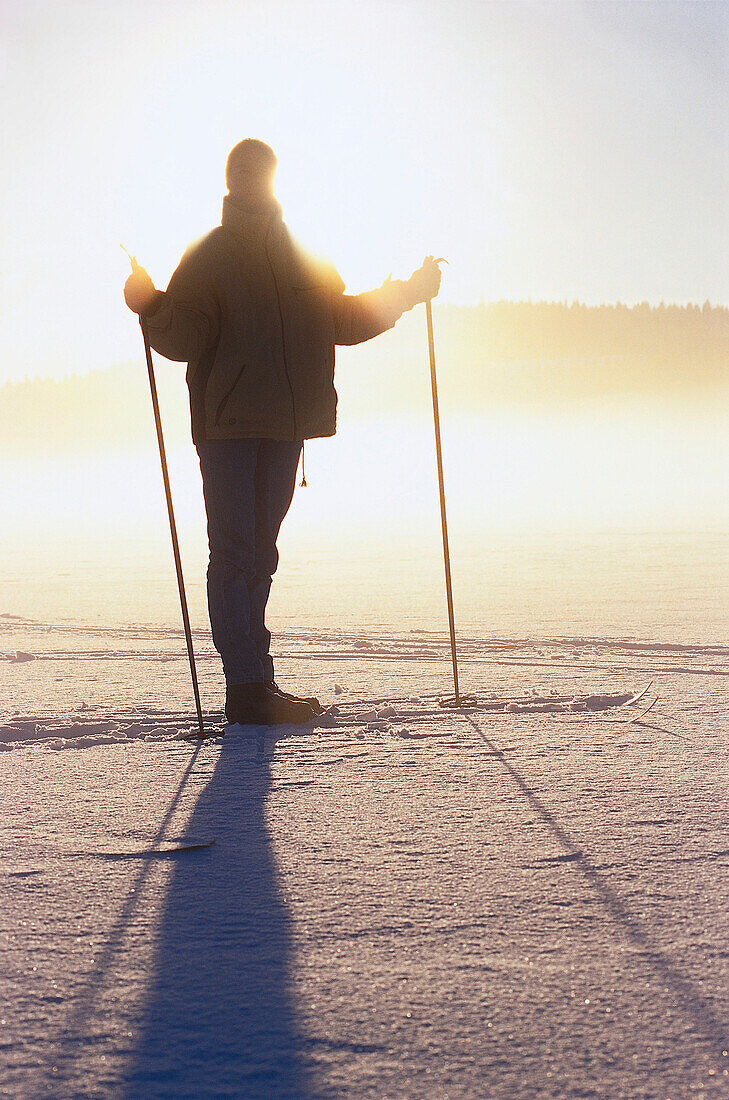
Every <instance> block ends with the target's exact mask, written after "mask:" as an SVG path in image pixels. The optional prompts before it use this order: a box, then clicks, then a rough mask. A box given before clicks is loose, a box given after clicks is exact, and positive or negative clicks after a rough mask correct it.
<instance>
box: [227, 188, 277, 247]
mask: <svg viewBox="0 0 729 1100" xmlns="http://www.w3.org/2000/svg"><path fill="white" fill-rule="evenodd" d="M282 217H283V215H282V211H281V203H280V202H279V201H278V200H277V199H274V198H273V197H272V198H270V199H267V200H266V201H265V202H260V201H259V202H250V201H247V200H246V199H245V198H242V197H241V196H238V195H236V196H233V195H226V196H225V198H224V199H223V218H222V225H223V226H224V227H225V229H229V230H230V231H231V232H232V233H235V234H236V236H238V237H241V238H242V239H243V240H244V241H246V242H247V243H248V244H249V245H255V244H256V243H257V242H260V243H261V244H263V242H264V240H265V238H266V234H267V233H268V230H269V229H272V228H276V227H278V226H280V225H281V224H282Z"/></svg>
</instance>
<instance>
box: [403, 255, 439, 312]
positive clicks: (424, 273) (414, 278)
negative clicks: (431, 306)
mask: <svg viewBox="0 0 729 1100" xmlns="http://www.w3.org/2000/svg"><path fill="white" fill-rule="evenodd" d="M408 287H409V289H410V294H411V297H412V302H413V305H417V303H418V302H427V301H428V299H430V298H435V296H436V294H437V293H438V291H439V290H440V268H439V267H438V264H437V263H436V261H435V260H434V259H433V257H432V256H426V257H425V261H424V262H423V266H422V267H419V268H418V270H417V271H414V272H413V273H412V275H411V276H410V278H409V279H408Z"/></svg>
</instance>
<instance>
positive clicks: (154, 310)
mask: <svg viewBox="0 0 729 1100" xmlns="http://www.w3.org/2000/svg"><path fill="white" fill-rule="evenodd" d="M411 297H412V295H411V292H410V290H409V286H408V284H407V283H404V282H399V281H392V282H387V283H385V284H384V285H383V286H382V287H380V288H379V289H378V290H372V291H368V292H367V293H365V294H358V295H347V294H345V293H344V283H343V282H342V280H341V278H340V276H339V275H338V273H337V271H336V270H335V268H334V267H333V266H332V265H330V264H328V263H326V262H324V261H320V260H315V259H313V258H312V257H311V256H308V255H307V254H306V253H305V252H304V251H303V250H302V249H301V248H300V247H299V246H298V245H297V244H296V242H295V241H294V240H293V239H292V237H291V235H290V234H289V231H288V229H287V228H286V226H285V225H284V223H283V221H282V219H281V207H280V206H279V204H278V203H277V202H276V201H275V200H271V201H270V202H269V203H267V204H266V205H265V206H258V207H255V206H250V205H245V204H244V203H243V202H241V201H240V200H237V199H234V198H233V197H232V196H230V195H228V196H226V198H225V200H224V204H223V219H222V224H221V225H220V226H218V227H217V228H216V229H213V230H212V232H211V233H208V234H207V236H205V237H203V238H202V239H201V240H200V241H198V242H196V243H195V244H193V245H192V246H191V247H190V248H189V249H188V250H187V252H186V253H185V255H184V256H183V258H182V260H181V262H180V265H179V267H178V268H177V270H176V271H175V273H174V275H173V276H172V279H171V280H170V284H169V286H168V288H167V291H166V292H164V293H163V292H161V291H158V292H157V294H156V296H155V299H154V301H153V302H152V304H151V306H150V307H149V308H148V309H147V310H146V311H145V314H144V323H145V326H146V329H147V332H148V336H149V340H150V343H151V345H152V347H153V348H155V350H156V351H158V352H159V353H160V354H161V355H164V356H166V357H167V358H168V359H175V360H178V361H181V362H185V361H186V362H187V364H188V367H187V383H188V387H189V390H190V411H191V415H192V434H193V439H194V440H195V442H196V443H199V442H202V441H204V440H212V439H245V438H249V437H263V438H269V439H287V440H298V439H310V438H312V437H315V436H326V435H333V434H334V432H335V430H336V406H337V395H336V391H335V389H334V346H335V344H359V343H361V342H362V341H363V340H369V339H371V337H373V336H376V335H377V334H378V333H380V332H384V331H385V330H386V329H388V328H392V326H393V325H394V324H395V322H396V321H397V319H398V318H399V317H400V316H401V315H402V313H403V312H404V311H405V310H406V309H410V308H411V307H412V305H413V302H412V300H411Z"/></svg>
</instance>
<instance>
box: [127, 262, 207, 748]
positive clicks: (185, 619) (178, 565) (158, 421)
mask: <svg viewBox="0 0 729 1100" xmlns="http://www.w3.org/2000/svg"><path fill="white" fill-rule="evenodd" d="M122 248H124V245H122ZM124 251H125V252H127V250H126V248H124ZM127 256H129V259H130V260H131V263H132V271H136V270H137V268H138V267H139V264H138V263H137V261H136V259H135V257H134V256H130V255H129V253H128V252H127ZM139 324H140V327H141V329H142V339H143V341H144V354H145V356H146V359H147V374H148V375H149V389H150V392H151V394H152V409H153V411H154V425H155V428H156V429H157V444H158V446H159V457H160V462H161V465H162V480H163V482H164V487H165V498H166V500H167V515H168V517H169V521H170V534H171V536H172V553H173V555H174V559H175V571H176V573H177V587H178V589H179V593H180V607H181V609H182V625H183V627H184V630H185V640H186V642H187V656H188V658H189V661H190V676H191V677H192V690H193V692H194V694H195V708H196V710H197V722H198V727H199V731H200V737H204V736H205V726H204V724H203V716H202V707H201V706H200V689H199V687H198V682H197V669H196V667H195V653H194V650H193V648H192V631H191V630H190V615H189V613H188V610H187V597H186V595H185V578H184V576H183V574H182V560H181V558H180V543H179V541H178V538H177V524H176V523H175V510H174V508H173V507H172V490H171V489H170V475H169V471H168V469H167V455H166V453H165V441H164V436H163V435H162V417H161V416H160V411H159V400H158V398H157V383H156V382H155V378H154V365H153V363H152V349H151V347H150V344H149V336H148V335H147V329H146V326H145V324H144V318H143V317H142V316H141V315H140V317H139Z"/></svg>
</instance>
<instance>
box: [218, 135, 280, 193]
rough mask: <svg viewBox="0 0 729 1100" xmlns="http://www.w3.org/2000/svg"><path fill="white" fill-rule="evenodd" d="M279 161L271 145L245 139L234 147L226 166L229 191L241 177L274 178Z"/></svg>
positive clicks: (226, 180)
mask: <svg viewBox="0 0 729 1100" xmlns="http://www.w3.org/2000/svg"><path fill="white" fill-rule="evenodd" d="M277 164H278V160H277V159H276V154H275V153H274V151H273V149H272V148H271V146H270V145H266V143H265V142H264V141H258V140H257V139H256V138H245V140H244V141H239V142H238V144H237V145H234V146H233V148H232V149H231V150H230V153H229V154H228V161H227V163H226V165H225V182H226V185H227V187H228V190H229V191H230V190H231V186H232V185H235V183H236V181H237V180H240V179H241V177H243V178H245V177H248V178H260V177H265V176H272V175H273V173H274V172H275V170H276V165H277Z"/></svg>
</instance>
